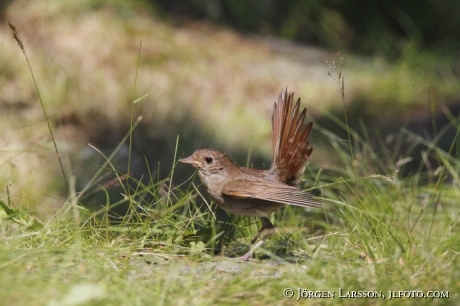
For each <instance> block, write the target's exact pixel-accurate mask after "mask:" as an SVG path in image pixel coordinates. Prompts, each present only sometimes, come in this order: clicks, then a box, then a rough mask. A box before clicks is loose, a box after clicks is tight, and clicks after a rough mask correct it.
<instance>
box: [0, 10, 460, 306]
mask: <svg viewBox="0 0 460 306" xmlns="http://www.w3.org/2000/svg"><path fill="white" fill-rule="evenodd" d="M53 5H56V3H54V4H53ZM157 30H158V29H157ZM159 32H161V31H159ZM176 43H177V41H176ZM26 48H27V46H26ZM176 51H177V52H178V50H176ZM189 51H190V50H189ZM191 51H193V50H191ZM33 53H34V52H32V54H33ZM134 59H135V57H133V63H134V62H135V61H134ZM137 59H138V61H137V63H138V67H137V68H139V65H141V64H140V63H139V62H141V61H142V60H143V59H142V56H141V57H140V58H139V57H138V58H137ZM187 60H189V61H190V58H186V61H187ZM235 62H237V61H236V60H235ZM221 64H222V63H220V64H219V65H215V66H220V65H221ZM227 64H228V66H226V65H223V66H220V67H229V68H231V67H232V65H236V64H235V63H233V62H232V63H227ZM286 65H290V64H289V63H286ZM32 66H34V65H33V60H32ZM202 67H204V66H202ZM52 68H53V67H52V66H51V68H50V67H48V69H49V70H53V69H52ZM229 70H231V69H229ZM404 71H405V72H404V73H406V72H407V70H405V69H404ZM193 72H195V70H194V71H193ZM338 72H340V71H338ZM75 73H76V72H75ZM175 73H177V75H180V73H184V76H182V77H181V78H185V77H186V76H187V75H186V74H187V70H185V71H182V70H181V71H178V72H175ZM188 73H190V72H188ZM407 73H408V74H409V75H410V73H409V72H407ZM21 75H22V74H21ZM136 75H137V74H136ZM337 76H339V75H337ZM347 77H348V76H347ZM44 79H45V80H48V79H47V78H46V77H43V75H42V76H41V77H38V78H37V80H38V81H37V83H38V88H40V86H41V81H42V80H44ZM102 79H103V78H102ZM134 79H135V78H134V76H133V78H132V79H131V80H130V82H131V84H132V82H133V81H134ZM337 79H338V81H339V82H338V83H339V89H340V90H341V92H343V91H342V90H343V84H341V82H340V80H341V78H340V77H338V78H337ZM358 79H359V78H358ZM390 79H391V77H388V80H390ZM48 81H49V80H48ZM263 82H265V81H263ZM426 82H427V83H430V82H431V80H428V81H426ZM75 83H76V84H80V82H75ZM390 83H391V82H390ZM422 83H423V82H422ZM72 84H73V83H72ZM72 84H71V83H69V84H68V86H75V85H72ZM135 84H136V85H134V86H133V88H134V89H133V90H132V92H133V94H132V97H130V98H127V100H129V101H131V102H130V103H129V108H128V107H124V108H123V109H122V110H120V112H123V113H126V114H128V115H126V114H125V115H124V116H121V118H123V120H125V119H126V126H129V128H127V131H124V133H126V135H125V136H124V137H123V136H121V137H120V143H119V145H118V146H117V147H116V148H115V149H114V150H113V152H111V154H110V155H109V156H106V155H105V154H104V152H103V151H102V150H100V149H99V148H97V147H96V146H92V147H91V150H94V151H95V152H97V154H99V155H100V156H101V159H102V161H103V162H102V163H101V165H100V166H99V168H98V170H97V171H94V172H95V173H94V174H93V173H92V172H91V173H90V174H91V175H92V176H91V177H90V178H88V179H85V181H86V182H88V183H87V184H86V186H85V187H84V188H82V189H81V190H77V183H76V181H77V180H79V179H80V178H79V177H75V176H74V175H72V173H73V172H72V168H71V167H70V165H72V166H74V165H73V164H72V163H71V162H70V160H69V158H68V157H67V156H66V154H63V155H64V158H63V160H64V162H63V164H64V165H65V166H64V168H65V171H67V175H68V176H67V177H68V181H69V191H68V192H67V193H62V192H61V193H59V192H56V193H51V194H47V195H46V198H47V200H49V199H53V200H52V201H53V202H54V203H56V207H58V208H57V209H54V208H53V207H51V206H50V205H44V204H43V203H42V202H40V201H37V200H36V193H37V192H43V190H47V189H46V188H42V186H41V185H39V184H38V183H37V184H36V183H35V182H38V181H40V178H41V177H43V180H45V179H50V180H52V181H59V180H62V175H60V171H54V172H52V173H51V174H49V175H47V176H41V175H42V172H40V175H39V177H38V180H37V179H34V180H33V179H32V177H33V176H34V175H35V174H34V172H33V171H32V170H29V171H25V175H23V176H26V177H30V181H29V183H28V184H26V187H25V188H19V190H20V191H19V192H18V191H17V190H16V189H17V188H16V185H15V184H16V181H17V180H18V179H17V177H15V176H13V175H11V180H10V183H9V184H7V186H5V187H6V191H7V192H6V194H5V196H3V197H2V198H1V199H0V201H1V202H0V273H1V278H0V300H1V301H2V304H5V305H150V304H152V305H171V304H174V305H190V304H192V305H216V304H242V305H267V304H282V303H284V304H296V305H297V304H299V302H298V301H296V299H297V296H295V297H294V298H292V299H287V298H285V297H283V290H285V289H286V288H291V289H293V290H294V293H295V294H297V290H298V288H301V289H306V290H309V291H313V292H315V291H331V292H334V293H335V297H334V298H322V299H309V300H308V303H309V304H313V305H316V304H324V305H326V304H329V305H336V304H344V305H356V304H366V305H368V304H371V305H384V304H388V303H389V302H391V301H388V298H389V291H404V290H410V291H413V290H416V291H421V292H424V293H428V292H429V291H443V292H444V293H446V292H448V294H449V297H448V298H443V299H418V298H407V299H398V301H397V302H399V303H402V304H430V305H431V304H438V305H439V304H441V305H443V304H446V305H453V304H458V303H460V294H459V293H458V288H460V272H459V271H460V260H459V253H460V235H459V224H458V223H459V221H460V216H459V213H460V207H459V204H458V199H459V198H460V188H459V176H458V173H459V170H460V159H459V157H458V153H457V155H456V156H454V155H452V152H455V151H454V149H455V146H456V145H457V143H458V132H459V130H460V124H459V119H458V118H456V117H454V116H450V124H449V126H450V127H453V128H454V129H455V130H456V131H457V134H456V135H455V138H454V139H452V146H451V150H450V151H449V152H445V151H443V150H441V149H440V148H439V147H438V146H437V145H436V138H435V139H434V141H432V142H427V141H426V140H424V139H423V138H421V137H420V136H418V135H414V134H411V132H409V131H405V130H402V131H401V133H400V134H399V135H398V136H397V137H396V138H395V140H394V143H393V144H388V143H387V142H385V141H384V140H381V141H377V147H376V146H375V145H373V146H371V141H370V138H369V137H368V136H367V134H366V128H365V127H364V126H363V127H362V130H363V133H362V134H364V136H360V135H359V134H358V133H357V132H356V131H354V130H352V129H351V128H350V127H349V126H348V124H346V122H343V121H342V120H340V119H338V118H335V117H334V115H332V114H329V113H326V115H327V116H330V118H331V119H333V120H334V121H335V122H336V123H337V124H338V125H339V126H341V127H342V128H343V129H344V130H345V131H346V132H347V134H348V135H349V139H346V140H344V139H340V138H339V137H338V136H336V135H335V134H334V133H332V132H330V131H328V130H326V129H324V128H322V127H321V126H319V125H318V124H317V125H315V131H314V132H315V133H316V134H318V135H320V136H321V138H322V139H324V140H325V142H328V144H329V147H330V148H331V149H330V150H331V152H329V154H333V155H335V156H336V159H337V160H338V161H339V162H338V163H335V164H332V165H328V166H322V167H318V166H315V165H314V164H313V163H312V165H310V166H309V167H308V170H307V173H306V175H305V178H306V179H307V183H306V188H310V189H311V191H312V192H314V193H316V194H318V195H320V197H321V198H323V200H324V203H325V206H324V209H316V210H308V211H306V210H304V209H301V208H298V207H285V208H283V209H282V210H280V211H278V212H276V213H275V214H274V215H273V217H272V218H273V220H274V224H275V226H276V227H277V229H278V233H277V234H276V235H273V236H272V237H271V238H270V239H269V241H267V242H266V243H265V244H264V245H263V246H262V247H261V248H260V249H259V250H258V251H257V252H256V258H255V259H254V260H251V261H250V262H241V261H237V260H234V259H231V257H232V256H235V255H238V254H239V255H241V254H243V253H244V252H245V251H247V249H248V247H249V245H248V242H249V241H250V240H251V238H252V236H253V235H254V234H255V233H256V232H257V227H258V224H257V222H256V221H255V220H254V219H250V218H239V217H235V216H229V217H230V218H229V219H225V218H223V217H222V216H221V215H217V216H218V218H217V219H216V217H215V210H216V209H215V205H213V204H212V203H207V204H209V205H210V208H209V207H208V206H207V204H206V203H204V200H207V201H208V200H209V198H208V197H207V196H206V195H205V194H204V193H203V192H202V191H200V190H201V189H199V188H196V187H198V186H196V185H195V184H197V183H198V181H197V180H188V181H185V182H177V179H174V178H175V175H174V173H175V172H176V171H177V169H176V160H177V158H178V149H177V148H178V146H179V144H180V143H181V142H180V141H179V138H177V141H176V151H175V152H174V154H173V152H168V154H170V155H174V165H172V166H171V165H164V164H162V165H161V166H162V167H163V168H165V167H166V168H170V169H171V171H170V174H169V175H168V177H166V178H164V177H160V176H159V174H158V172H156V173H155V171H156V170H154V169H153V168H155V167H152V166H151V165H149V163H148V162H147V161H146V162H145V168H146V169H149V173H150V175H149V177H143V178H142V179H136V178H134V177H129V175H128V174H126V173H123V172H122V171H121V170H119V169H117V167H116V166H115V163H114V157H115V156H116V155H117V154H118V153H119V151H120V150H121V149H122V147H123V146H124V145H126V143H128V144H129V145H128V146H129V148H131V146H132V143H133V142H134V141H136V138H132V137H131V136H132V133H133V130H134V129H136V128H137V127H138V125H139V122H140V119H138V120H137V121H136V120H134V119H135V116H134V113H135V109H137V108H142V107H145V106H144V104H145V103H144V102H140V103H139V104H137V103H136V104H134V103H133V101H134V102H138V100H136V97H137V96H143V94H144V93H146V92H150V91H151V90H137V89H136V88H137V85H138V81H137V77H136V81H135ZM270 84H271V83H270ZM252 85H253V87H251V86H249V87H251V88H246V90H249V91H254V88H257V87H258V86H256V85H260V84H252ZM272 85H273V84H272ZM382 86H384V85H382ZM385 86H386V85H385ZM439 86H441V85H439ZM44 87H45V88H47V89H45V90H51V89H50V88H48V87H49V86H44ZM141 87H142V88H143V89H145V84H143V85H142V86H141ZM192 87H193V86H192ZM236 87H238V86H236V85H235V88H236ZM199 91H200V90H196V92H199ZM70 92H73V91H72V90H70V89H69V93H65V90H64V93H63V94H64V95H66V94H70ZM129 92H130V93H131V90H130V91H129ZM137 92H142V93H140V94H136V93H137ZM182 92H185V93H189V92H190V91H189V90H188V88H184V89H183V90H182ZM449 92H450V91H449ZM392 94H394V95H396V96H397V92H394V93H392ZM409 94H410V95H412V96H414V95H416V94H415V93H414V92H409ZM48 96H49V95H48ZM127 96H130V94H127V93H124V94H123V95H121V96H118V97H117V98H118V99H119V100H122V97H127ZM55 99H58V98H57V97H55ZM342 99H344V97H343V96H342ZM25 100H27V101H28V100H30V99H25ZM190 100H192V101H201V99H200V98H197V97H195V96H193V97H192V98H190ZM383 100H384V99H383ZM403 100H404V101H413V100H414V98H408V99H407V100H406V98H404V99H403ZM45 102H47V101H46V99H45ZM218 102H219V101H217V104H216V105H215V106H213V107H215V108H217V109H219V108H222V105H224V104H225V103H224V102H225V101H220V102H221V103H222V104H219V103H218ZM164 104H166V103H164ZM371 104H372V103H369V105H371ZM101 105H103V103H101ZM101 105H98V106H97V107H101ZM343 106H344V107H345V108H346V105H345V104H343ZM72 107H74V108H75V109H74V110H72V111H71V112H75V113H77V114H78V113H80V114H82V116H83V115H85V116H86V115H87V114H88V113H91V112H89V111H88V109H86V108H88V107H90V106H88V105H87V104H86V105H85V106H81V107H82V108H83V110H81V109H80V110H79V109H78V107H80V104H78V103H76V102H75V101H74V102H73V103H72ZM200 107H201V106H200ZM127 109H129V111H126V110H127ZM201 109H202V108H201ZM58 110H59V109H55V108H52V109H51V112H54V116H57V115H56V113H57V112H58ZM219 111H220V110H219ZM165 112H166V113H168V111H165ZM222 112H223V111H222ZM143 113H148V112H147V111H144V112H143ZM235 113H239V112H235ZM247 114H248V113H247ZM247 114H246V116H248V117H249V118H253V117H254V116H249V115H247ZM258 114H259V113H258ZM189 115H193V114H190V113H189ZM259 115H260V114H259ZM259 115H258V116H257V117H260V116H259ZM113 116H114V118H118V117H117V116H116V115H113ZM171 116H173V115H171ZM34 118H35V117H34ZM37 118H38V117H37ZM41 120H43V119H41ZM86 120H88V121H90V120H89V119H88V118H86ZM119 120H120V119H118V121H117V122H119ZM144 120H145V119H144ZM215 120H220V118H215ZM264 120H265V119H264ZM38 122H40V121H38ZM46 123H48V124H49V123H50V121H48V120H46ZM25 124H29V122H26V123H25ZM222 124H223V125H225V124H228V125H229V126H232V125H233V124H234V122H230V120H229V122H228V123H227V122H224V123H222ZM222 129H224V128H222ZM14 131H16V133H19V132H18V131H19V130H18V129H16V130H14ZM45 132H47V131H46V130H45V129H44V127H43V126H41V127H40V128H37V129H36V130H35V129H34V131H33V133H32V132H31V134H30V135H28V136H27V137H32V136H34V137H35V136H36V135H41V134H44V133H45ZM443 132H444V130H440V131H439V135H441V134H442V133H443ZM235 134H236V135H238V133H235ZM15 135H16V134H14V135H13V136H14V137H16V136H15ZM14 137H13V138H14ZM61 137H62V135H61ZM234 137H236V136H234ZM32 138H33V137H32ZM37 138H38V137H37ZM18 141H19V140H18ZM63 142H64V141H63ZM49 143H50V142H49V141H47V140H43V139H39V142H38V143H37V142H34V143H27V145H28V148H30V147H32V148H35V147H34V145H36V146H37V147H38V148H41V149H42V151H40V150H38V151H32V150H30V149H27V150H24V149H18V150H17V151H14V152H13V153H15V154H18V155H25V154H26V153H27V154H28V155H27V156H28V157H29V159H30V156H32V157H33V158H37V159H38V160H39V159H40V158H41V157H42V156H46V158H47V159H46V160H53V161H54V162H56V163H57V158H56V156H55V155H54V154H50V153H48V152H50V150H49V149H50V148H51V149H53V148H52V145H51V146H49ZM416 145H417V146H422V147H423V148H424V149H423V150H422V152H423V154H424V156H426V158H425V159H423V160H422V162H421V163H420V165H416V167H415V168H413V169H415V170H410V171H409V170H408V169H406V167H408V164H407V162H408V161H409V159H407V158H408V157H414V155H415V153H414V147H415V146H416ZM64 147H65V146H64ZM51 151H52V150H51ZM64 151H65V150H64ZM252 151H255V147H253V149H252ZM60 152H61V150H60ZM456 152H458V150H457V151H456ZM8 153H11V152H8ZM315 153H318V152H316V151H315ZM315 153H314V154H315ZM129 154H131V149H129ZM15 157H16V155H14V156H13V157H10V158H9V161H8V162H4V163H2V166H4V167H5V168H6V166H5V165H10V168H9V169H10V170H11V172H13V169H15V167H16V166H14V165H13V162H14V161H15ZM129 162H130V158H129V157H128V160H126V164H128V163H129ZM249 163H250V158H249V157H248V164H249ZM21 166H23V165H22V164H21V163H18V166H17V167H21ZM128 168H129V166H128ZM59 170H60V169H59ZM127 172H129V171H127ZM404 173H405V174H404ZM86 175H87V176H89V174H88V173H86ZM5 177H7V176H6V175H5V176H4V177H3V178H5ZM193 178H194V177H192V179H193ZM22 184H24V183H22ZM56 184H58V183H56ZM61 185H62V184H61ZM37 190H38V191H37ZM114 190H115V191H114ZM77 192H78V193H77ZM115 193H116V194H115ZM120 194H121V195H122V196H121V197H120V196H119V195H120ZM95 195H98V200H94V201H96V202H97V204H98V205H93V206H91V207H85V206H83V205H82V204H81V203H88V202H90V201H91V200H90V199H93V198H95ZM202 195H203V197H204V200H202V199H201V198H202ZM101 203H102V204H101ZM273 220H272V221H273ZM215 253H220V254H221V255H215ZM339 288H342V291H343V294H346V292H350V291H377V292H382V293H383V294H384V295H385V296H386V298H385V299H351V298H348V299H347V298H339V297H338V295H339ZM303 302H304V301H303ZM399 303H398V304H399ZM302 304H303V303H302Z"/></svg>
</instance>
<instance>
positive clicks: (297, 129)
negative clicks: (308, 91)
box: [270, 88, 313, 186]
mask: <svg viewBox="0 0 460 306" xmlns="http://www.w3.org/2000/svg"><path fill="white" fill-rule="evenodd" d="M299 108H300V98H299V99H297V102H296V104H295V105H294V93H293V92H291V91H289V93H288V90H287V88H286V89H285V90H282V91H281V93H280V95H279V97H278V103H276V102H275V104H274V106H273V114H272V133H273V135H272V136H273V164H272V166H271V168H270V170H271V171H272V172H274V173H275V174H276V175H277V176H278V178H279V179H280V180H282V181H284V182H285V183H287V184H289V185H293V186H298V185H299V184H300V181H301V179H302V175H303V172H304V170H305V167H304V165H305V162H306V161H307V159H308V157H310V154H311V152H312V151H313V148H312V147H310V146H309V142H308V141H307V138H308V135H309V134H310V131H311V128H312V125H313V122H310V123H308V124H307V125H306V126H305V127H304V121H305V116H306V114H307V109H306V108H304V109H303V111H302V112H301V113H300V115H299Z"/></svg>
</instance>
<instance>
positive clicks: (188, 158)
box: [179, 156, 201, 167]
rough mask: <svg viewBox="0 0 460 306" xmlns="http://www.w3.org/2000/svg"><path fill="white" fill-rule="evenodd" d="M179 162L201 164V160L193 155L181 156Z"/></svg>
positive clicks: (193, 164) (195, 165)
mask: <svg viewBox="0 0 460 306" xmlns="http://www.w3.org/2000/svg"><path fill="white" fill-rule="evenodd" d="M179 162H181V163H184V164H190V165H192V166H194V167H198V166H200V164H201V163H200V162H199V161H196V160H194V159H193V158H192V157H191V156H189V157H186V158H181V159H179Z"/></svg>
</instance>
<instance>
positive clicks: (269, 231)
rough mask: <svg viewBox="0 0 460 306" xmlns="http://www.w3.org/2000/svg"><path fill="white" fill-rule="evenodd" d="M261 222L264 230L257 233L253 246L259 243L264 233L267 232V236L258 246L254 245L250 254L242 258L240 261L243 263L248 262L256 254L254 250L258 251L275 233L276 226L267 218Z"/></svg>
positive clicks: (263, 218)
mask: <svg viewBox="0 0 460 306" xmlns="http://www.w3.org/2000/svg"><path fill="white" fill-rule="evenodd" d="M260 220H261V221H262V228H261V229H260V231H259V232H258V233H257V235H256V236H255V237H254V239H252V241H251V244H254V242H256V241H257V239H258V238H259V237H260V236H261V235H262V232H263V231H265V230H266V231H267V234H265V236H264V237H263V238H262V239H261V240H260V241H259V242H258V243H257V244H256V245H254V246H253V247H252V248H251V249H250V250H249V252H247V253H246V254H244V255H243V256H241V257H240V258H239V259H242V260H243V261H248V260H249V258H251V256H252V254H253V253H254V250H255V249H257V248H258V247H259V246H261V245H262V243H264V242H265V240H267V239H268V237H270V236H271V235H273V234H274V233H275V226H274V225H273V224H272V223H271V222H270V220H269V219H268V218H266V217H261V218H260Z"/></svg>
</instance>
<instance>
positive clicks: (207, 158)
mask: <svg viewBox="0 0 460 306" xmlns="http://www.w3.org/2000/svg"><path fill="white" fill-rule="evenodd" d="M212 161H213V158H212V157H211V156H208V157H206V162H207V163H208V164H210V163H212Z"/></svg>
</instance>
